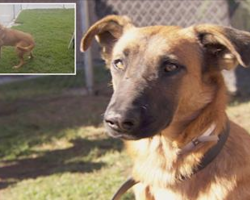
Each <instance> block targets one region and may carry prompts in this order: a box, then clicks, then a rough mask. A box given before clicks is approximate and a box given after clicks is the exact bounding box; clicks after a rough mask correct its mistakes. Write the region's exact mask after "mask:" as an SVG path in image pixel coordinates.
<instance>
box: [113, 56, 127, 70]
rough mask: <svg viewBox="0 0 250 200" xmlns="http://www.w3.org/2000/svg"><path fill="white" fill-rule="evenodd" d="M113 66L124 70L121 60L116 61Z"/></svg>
mask: <svg viewBox="0 0 250 200" xmlns="http://www.w3.org/2000/svg"><path fill="white" fill-rule="evenodd" d="M112 65H113V66H114V67H115V68H116V69H119V70H124V68H125V67H124V64H123V62H122V60H121V59H117V60H114V61H113V63H112Z"/></svg>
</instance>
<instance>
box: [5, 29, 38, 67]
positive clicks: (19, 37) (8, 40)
mask: <svg viewBox="0 0 250 200" xmlns="http://www.w3.org/2000/svg"><path fill="white" fill-rule="evenodd" d="M3 46H14V47H15V51H16V54H17V56H18V58H19V59H20V62H19V64H18V65H16V66H14V67H13V68H16V69H17V68H19V67H22V66H23V65H24V63H25V62H24V55H25V54H27V55H29V58H33V53H32V50H33V49H34V47H35V41H34V38H33V37H32V36H31V34H29V33H25V32H22V31H19V30H14V29H10V28H6V27H4V26H3V25H1V24H0V58H1V48H2V47H3Z"/></svg>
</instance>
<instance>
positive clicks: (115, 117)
mask: <svg viewBox="0 0 250 200" xmlns="http://www.w3.org/2000/svg"><path fill="white" fill-rule="evenodd" d="M104 121H105V123H106V124H107V126H108V127H109V128H112V129H113V130H115V131H118V132H130V131H132V130H134V129H135V128H136V127H137V126H138V124H139V119H138V117H136V115H129V116H128V115H127V114H126V113H122V112H120V113H115V112H108V113H106V114H105V118H104Z"/></svg>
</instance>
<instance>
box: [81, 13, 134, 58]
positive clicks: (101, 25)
mask: <svg viewBox="0 0 250 200" xmlns="http://www.w3.org/2000/svg"><path fill="white" fill-rule="evenodd" d="M131 27H133V25H132V23H131V20H130V19H129V18H128V17H126V16H117V15H110V16H107V17H105V18H103V19H101V20H100V21H98V22H96V23H95V24H94V25H92V26H91V27H90V28H89V30H88V31H87V33H86V34H85V35H84V36H83V38H82V41H81V51H86V50H87V49H88V48H89V46H90V44H91V42H92V40H93V38H94V37H96V40H97V42H98V43H99V44H100V45H101V47H102V48H103V53H104V54H108V53H111V50H112V48H113V46H114V44H115V42H116V41H117V40H118V39H119V38H120V37H121V36H122V34H123V33H124V31H125V30H126V29H128V28H131Z"/></svg>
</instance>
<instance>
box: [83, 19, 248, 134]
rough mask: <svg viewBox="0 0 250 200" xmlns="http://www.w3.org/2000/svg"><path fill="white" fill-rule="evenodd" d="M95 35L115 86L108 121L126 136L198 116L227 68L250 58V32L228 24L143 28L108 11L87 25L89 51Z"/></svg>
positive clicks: (154, 131) (85, 43)
mask: <svg viewBox="0 0 250 200" xmlns="http://www.w3.org/2000/svg"><path fill="white" fill-rule="evenodd" d="M94 37H96V39H97V41H98V42H99V44H100V45H101V47H102V51H103V54H102V55H103V57H104V59H105V61H106V63H107V66H108V67H109V68H110V71H111V74H112V83H113V88H114V93H113V96H112V98H111V101H110V103H109V106H108V108H107V110H106V112H105V116H104V123H105V126H106V128H107V130H108V132H109V134H110V135H112V136H114V137H121V138H124V139H141V138H145V137H151V136H153V135H155V134H157V133H159V132H160V131H162V130H163V129H165V128H167V127H168V126H170V125H171V124H172V123H173V122H174V121H176V120H185V119H187V118H189V119H190V118H192V116H193V115H195V113H197V112H199V110H201V109H203V108H204V107H205V106H206V105H207V104H209V103H211V101H212V100H213V96H214V95H215V93H216V90H217V88H218V86H219V85H220V84H222V83H221V81H222V76H221V73H220V72H221V70H223V69H226V70H229V69H232V68H234V67H235V66H237V65H238V64H241V65H243V66H246V65H248V63H249V62H250V34H248V33H246V32H243V31H238V30H235V29H232V28H228V27H221V26H215V25H197V26H193V27H189V28H180V27H176V26H152V27H142V28H137V27H135V26H134V25H133V24H132V23H131V21H130V19H128V18H127V17H122V16H108V17H106V18H104V19H102V20H100V21H98V22H97V23H95V24H94V25H93V26H92V27H91V28H90V29H89V30H88V31H87V33H86V34H85V36H84V37H83V39H82V44H81V45H82V50H83V51H85V50H86V49H88V47H89V46H90V44H91V41H92V39H93V38H94Z"/></svg>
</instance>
